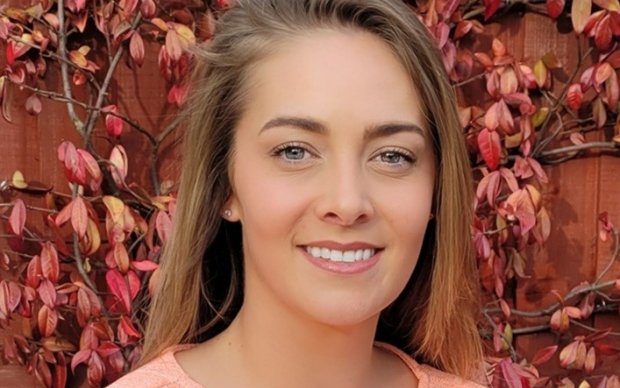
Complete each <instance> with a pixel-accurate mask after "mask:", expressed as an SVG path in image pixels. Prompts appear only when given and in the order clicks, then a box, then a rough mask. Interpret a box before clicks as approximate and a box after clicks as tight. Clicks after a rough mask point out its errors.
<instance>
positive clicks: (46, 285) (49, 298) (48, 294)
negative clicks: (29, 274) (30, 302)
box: [37, 279, 56, 308]
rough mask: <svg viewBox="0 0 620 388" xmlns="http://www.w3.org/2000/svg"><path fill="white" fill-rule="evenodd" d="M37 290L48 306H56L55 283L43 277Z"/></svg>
mask: <svg viewBox="0 0 620 388" xmlns="http://www.w3.org/2000/svg"><path fill="white" fill-rule="evenodd" d="M37 292H38V293H39V297H40V298H41V300H42V301H43V303H45V304H46V305H47V306H48V307H52V308H53V307H54V305H55V304H56V289H54V285H53V284H52V282H50V281H49V280H47V279H43V280H42V281H41V284H40V285H39V288H37Z"/></svg>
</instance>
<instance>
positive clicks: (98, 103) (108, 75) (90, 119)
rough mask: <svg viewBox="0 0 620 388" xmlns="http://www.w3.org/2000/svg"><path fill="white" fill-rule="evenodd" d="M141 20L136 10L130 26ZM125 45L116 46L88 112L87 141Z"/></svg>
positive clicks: (85, 132)
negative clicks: (90, 110) (92, 108)
mask: <svg viewBox="0 0 620 388" xmlns="http://www.w3.org/2000/svg"><path fill="white" fill-rule="evenodd" d="M61 1H62V0H61ZM141 20H142V14H141V13H140V12H139V11H138V13H137V14H136V17H135V18H134V20H133V22H132V24H131V28H132V29H133V30H135V29H136V27H137V26H138V24H139V23H140V21H141ZM125 46H126V45H124V44H121V45H120V46H119V47H118V50H116V53H115V54H114V58H113V59H112V62H110V66H109V67H108V71H107V73H106V75H105V78H104V80H103V83H102V84H101V90H100V91H99V94H98V95H97V101H96V102H95V110H93V111H92V112H90V115H89V117H88V121H87V124H86V129H85V131H84V134H85V138H84V141H85V142H87V143H89V142H90V134H91V133H92V132H93V130H94V128H95V124H96V123H97V119H98V118H99V113H100V109H101V107H102V106H103V102H104V101H105V98H106V96H107V94H108V87H109V86H110V81H112V77H113V75H114V72H115V71H116V67H117V66H118V64H119V62H120V60H121V58H122V56H123V54H124V53H125Z"/></svg>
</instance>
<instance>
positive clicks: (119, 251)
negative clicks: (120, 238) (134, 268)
mask: <svg viewBox="0 0 620 388" xmlns="http://www.w3.org/2000/svg"><path fill="white" fill-rule="evenodd" d="M113 252H114V253H113V255H114V261H115V262H116V266H117V267H118V269H120V271H121V272H122V273H126V272H127V270H128V269H129V255H128V254H127V249H126V248H125V245H123V243H116V244H114V248H113Z"/></svg>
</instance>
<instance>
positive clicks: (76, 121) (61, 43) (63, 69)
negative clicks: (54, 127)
mask: <svg viewBox="0 0 620 388" xmlns="http://www.w3.org/2000/svg"><path fill="white" fill-rule="evenodd" d="M57 7H58V11H57V16H58V24H59V26H58V56H59V57H60V58H62V59H63V60H62V61H61V62H60V74H61V78H62V89H63V93H64V95H65V97H67V98H68V99H69V100H73V94H72V92H71V82H70V81H69V67H68V65H67V62H68V60H67V35H66V26H65V4H64V0H58V5H57ZM67 111H68V112H69V117H70V118H71V121H72V122H73V125H74V126H75V129H76V130H77V131H78V132H79V133H80V134H81V135H84V134H85V133H84V123H83V122H82V120H81V119H80V118H79V117H78V115H77V113H76V111H75V105H74V104H73V103H72V102H71V101H67Z"/></svg>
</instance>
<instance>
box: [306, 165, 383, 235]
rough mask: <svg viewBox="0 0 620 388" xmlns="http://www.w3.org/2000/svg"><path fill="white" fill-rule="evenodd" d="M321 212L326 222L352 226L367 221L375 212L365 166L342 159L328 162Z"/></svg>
mask: <svg viewBox="0 0 620 388" xmlns="http://www.w3.org/2000/svg"><path fill="white" fill-rule="evenodd" d="M323 177H324V178H326V179H324V180H323V183H322V184H321V185H322V186H323V190H322V191H321V192H322V196H321V198H320V200H319V203H318V205H317V208H316V209H317V211H318V216H319V217H320V218H321V219H322V220H323V221H325V222H328V223H331V224H336V225H341V226H352V225H356V224H361V223H365V222H367V221H368V220H370V219H371V218H372V217H373V215H374V211H375V210H374V206H373V203H372V200H371V197H370V185H369V182H368V179H367V177H365V176H364V172H363V170H362V168H360V167H358V166H355V163H351V162H343V163H340V164H339V165H332V166H326V172H325V174H324V176H323Z"/></svg>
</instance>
